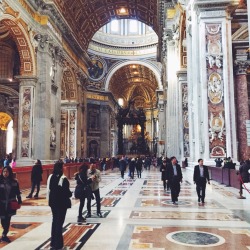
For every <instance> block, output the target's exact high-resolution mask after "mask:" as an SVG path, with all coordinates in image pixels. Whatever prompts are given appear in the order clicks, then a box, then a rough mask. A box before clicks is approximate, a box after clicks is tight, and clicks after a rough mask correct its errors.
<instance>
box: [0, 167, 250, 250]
mask: <svg viewBox="0 0 250 250" xmlns="http://www.w3.org/2000/svg"><path fill="white" fill-rule="evenodd" d="M192 171H193V170H192V169H191V168H187V169H184V170H183V175H184V181H183V183H182V184H181V192H180V196H179V204H178V205H173V204H172V202H171V200H170V193H169V192H164V190H163V186H162V182H161V180H160V177H161V174H160V172H159V170H158V169H154V168H151V170H150V171H144V172H143V173H142V178H140V179H138V178H137V177H135V179H134V180H131V179H130V178H129V177H128V175H127V173H126V177H125V179H122V178H121V177H120V173H119V172H118V171H113V172H111V171H106V173H105V174H104V173H102V182H101V189H100V190H101V197H102V199H101V204H102V213H103V218H99V217H98V216H97V215H96V204H95V201H92V210H93V211H92V213H93V216H92V217H91V218H88V219H87V222H86V223H80V224H79V223H77V222H76V218H77V211H78V206H79V201H78V200H76V199H72V208H71V209H69V210H68V212H67V217H66V221H65V224H64V243H65V249H93V250H95V249H96V250H99V249H101V250H137V249H151V250H169V249H171V250H172V249H173V250H186V249H187V250H194V249H195V250H197V249H207V250H210V249H212V250H222V249H227V250H238V249H239V250H243V249H248V250H249V249H250V212H249V211H250V210H249V207H250V195H249V194H248V193H246V192H245V191H244V195H245V196H246V199H245V200H240V199H237V196H238V190H237V189H234V188H232V187H225V186H223V185H221V184H218V183H216V182H213V181H211V185H208V186H207V192H206V200H205V201H206V202H205V204H204V205H201V204H199V203H198V202H197V195H196V189H195V185H193V184H192V183H193V182H192V173H193V172H192ZM70 187H71V189H72V191H73V190H74V187H75V181H74V180H70ZM28 193H29V190H27V189H26V190H22V196H23V206H22V208H21V209H20V210H18V213H17V215H16V216H14V217H12V222H11V227H10V233H9V237H10V239H11V240H12V242H11V243H10V244H6V243H0V248H1V249H11V250H13V249H18V250H24V249H25V250H34V249H35V250H38V249H41V250H42V249H49V244H50V229H51V211H50V208H49V207H48V206H47V200H46V187H45V186H42V189H41V195H40V198H39V199H26V198H25V197H26V196H27V194H28ZM83 215H86V207H85V211H84V213H83ZM0 231H1V228H0ZM0 234H1V232H0Z"/></svg>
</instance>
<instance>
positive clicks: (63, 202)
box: [47, 162, 72, 249]
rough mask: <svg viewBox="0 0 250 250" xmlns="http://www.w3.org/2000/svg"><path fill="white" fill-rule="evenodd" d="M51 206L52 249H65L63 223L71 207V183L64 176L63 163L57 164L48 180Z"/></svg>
mask: <svg viewBox="0 0 250 250" xmlns="http://www.w3.org/2000/svg"><path fill="white" fill-rule="evenodd" d="M47 187H48V197H49V206H50V207H51V211H52V229H51V243H50V246H51V249H61V248H63V223H64V220H65V216H66V212H67V209H68V208H70V207H71V200H70V197H71V196H72V192H71V191H70V189H69V181H68V179H67V177H66V176H65V175H64V174H63V162H56V163H55V165H54V170H53V174H51V175H50V176H49V178H48V183H47Z"/></svg>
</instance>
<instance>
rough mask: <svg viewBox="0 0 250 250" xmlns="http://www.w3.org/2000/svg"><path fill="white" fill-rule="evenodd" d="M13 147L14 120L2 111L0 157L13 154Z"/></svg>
mask: <svg viewBox="0 0 250 250" xmlns="http://www.w3.org/2000/svg"><path fill="white" fill-rule="evenodd" d="M12 149H13V120H12V117H11V116H10V115H9V114H8V113H6V112H0V158H1V159H2V158H4V157H5V155H6V154H11V153H12Z"/></svg>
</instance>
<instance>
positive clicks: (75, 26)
mask: <svg viewBox="0 0 250 250" xmlns="http://www.w3.org/2000/svg"><path fill="white" fill-rule="evenodd" d="M54 3H55V4H56V6H57V8H59V10H60V12H61V13H62V14H63V16H64V18H65V19H66V21H67V22H68V24H69V25H70V27H71V29H72V30H73V32H74V33H75V35H76V36H77V38H78V42H79V43H80V44H81V46H82V47H83V48H84V49H87V48H88V45H89V42H90V40H91V39H92V37H93V35H94V34H95V32H96V31H98V30H99V29H100V28H101V27H102V26H104V25H105V24H107V23H109V22H110V21H111V20H112V19H123V18H133V19H137V20H139V21H141V22H143V23H145V24H147V25H149V26H151V27H152V28H153V29H154V30H155V32H156V33H157V0H91V1H90V0H54Z"/></svg>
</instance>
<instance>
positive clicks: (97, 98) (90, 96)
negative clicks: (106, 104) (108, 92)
mask: <svg viewBox="0 0 250 250" xmlns="http://www.w3.org/2000/svg"><path fill="white" fill-rule="evenodd" d="M87 98H88V99H94V100H98V101H108V100H109V98H108V96H102V95H94V94H87Z"/></svg>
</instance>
